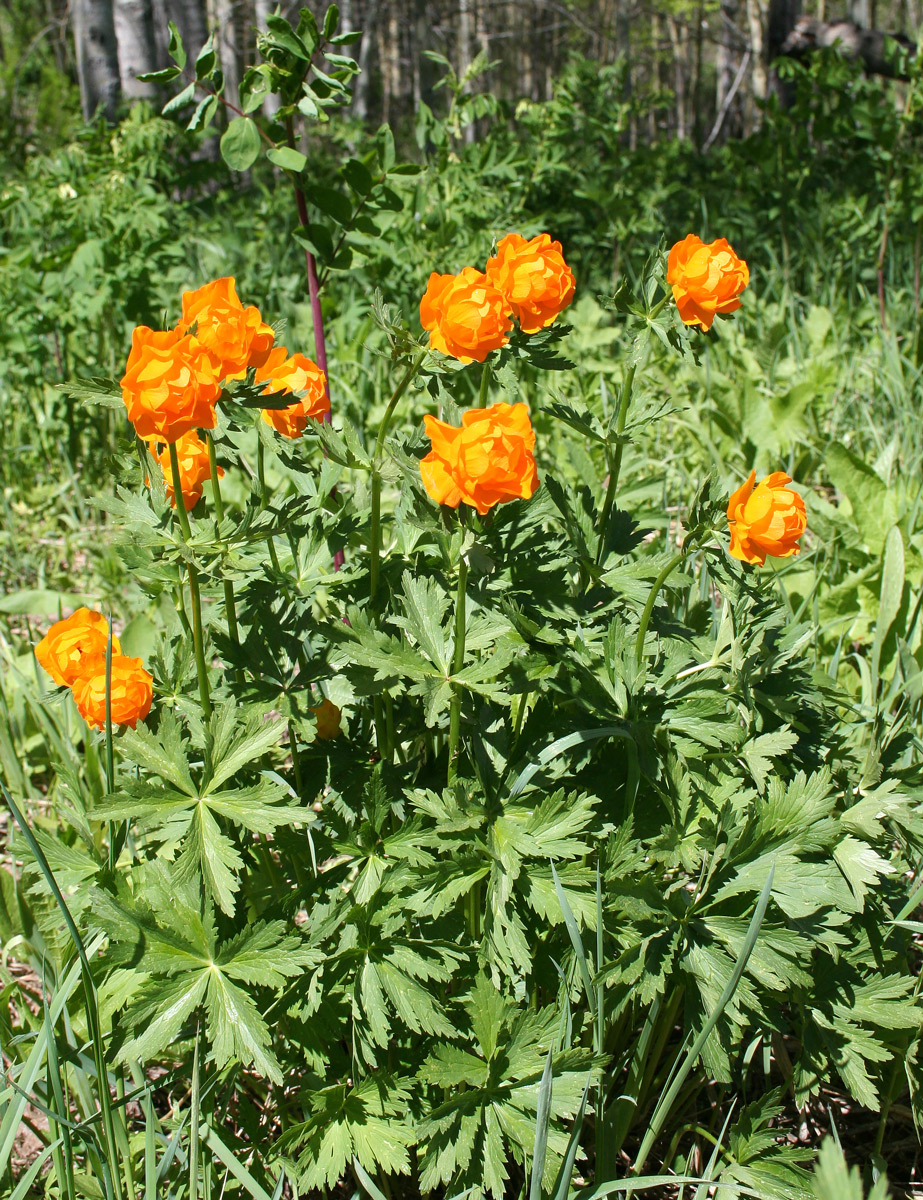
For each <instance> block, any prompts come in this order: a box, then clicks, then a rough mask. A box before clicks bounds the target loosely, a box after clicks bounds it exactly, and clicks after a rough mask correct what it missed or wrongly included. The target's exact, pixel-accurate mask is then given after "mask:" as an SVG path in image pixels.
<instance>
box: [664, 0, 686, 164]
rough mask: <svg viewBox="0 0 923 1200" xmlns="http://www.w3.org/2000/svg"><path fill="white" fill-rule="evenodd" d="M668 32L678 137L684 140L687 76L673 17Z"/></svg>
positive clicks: (676, 26) (669, 19) (668, 23)
mask: <svg viewBox="0 0 923 1200" xmlns="http://www.w3.org/2000/svg"><path fill="white" fill-rule="evenodd" d="M667 30H668V31H669V34H670V45H671V47H672V49H673V98H674V102H675V105H676V136H677V137H678V138H679V139H680V141H682V140H683V138H684V137H685V136H686V74H685V71H684V70H683V49H682V41H681V39H680V35H679V25H678V24H677V22H676V18H675V17H674V16H672V15H670V16H668V17H667Z"/></svg>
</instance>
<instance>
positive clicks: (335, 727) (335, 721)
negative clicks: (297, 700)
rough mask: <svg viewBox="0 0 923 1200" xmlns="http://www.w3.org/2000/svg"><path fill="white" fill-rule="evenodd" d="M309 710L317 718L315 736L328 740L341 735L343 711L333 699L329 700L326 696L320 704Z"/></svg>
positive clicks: (321, 739)
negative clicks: (341, 711)
mask: <svg viewBox="0 0 923 1200" xmlns="http://www.w3.org/2000/svg"><path fill="white" fill-rule="evenodd" d="M308 711H309V712H312V713H314V716H315V717H316V718H317V731H316V733H315V737H317V738H318V739H319V740H320V741H324V742H328V741H331V740H332V739H333V738H336V737H339V736H340V716H341V713H340V710H339V709H338V708H337V706H336V705H335V704H334V703H333V701H332V700H328V699H327V698H326V697H325V698H324V700H323V701H322V703H320V704H318V705H317V707H316V708H311V709H309V710H308Z"/></svg>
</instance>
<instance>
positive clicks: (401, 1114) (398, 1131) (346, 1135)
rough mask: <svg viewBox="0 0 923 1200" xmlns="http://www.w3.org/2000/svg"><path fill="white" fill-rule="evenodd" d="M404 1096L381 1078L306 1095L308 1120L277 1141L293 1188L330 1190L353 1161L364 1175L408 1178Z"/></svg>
mask: <svg viewBox="0 0 923 1200" xmlns="http://www.w3.org/2000/svg"><path fill="white" fill-rule="evenodd" d="M410 1095H411V1091H410V1087H409V1086H408V1084H407V1083H405V1082H403V1081H401V1080H398V1079H395V1078H393V1077H392V1076H389V1075H386V1074H384V1073H381V1074H378V1075H376V1076H374V1077H369V1078H367V1079H364V1080H362V1081H361V1082H360V1083H359V1084H357V1085H356V1086H355V1087H350V1086H348V1085H345V1084H341V1085H337V1086H335V1087H328V1088H322V1089H319V1090H317V1091H314V1092H312V1093H310V1097H309V1103H310V1105H311V1108H312V1110H313V1112H312V1114H311V1116H310V1117H309V1119H308V1120H307V1121H305V1122H303V1123H302V1124H300V1125H295V1126H293V1127H292V1128H291V1129H289V1130H288V1131H287V1132H286V1133H285V1134H283V1136H282V1137H281V1138H280V1140H279V1142H278V1146H279V1149H280V1150H281V1151H282V1153H283V1154H284V1156H285V1158H286V1161H287V1162H288V1164H289V1169H290V1171H291V1173H292V1175H293V1176H294V1178H296V1179H297V1182H298V1187H299V1188H300V1189H302V1190H315V1189H326V1188H330V1187H333V1186H334V1185H335V1184H336V1183H337V1182H338V1181H339V1180H340V1179H341V1178H342V1176H343V1174H344V1172H345V1170H346V1166H347V1163H349V1162H350V1161H351V1159H352V1158H353V1157H355V1158H357V1159H358V1160H359V1162H360V1163H361V1164H362V1166H363V1167H364V1168H365V1170H366V1171H368V1172H369V1173H370V1174H374V1173H375V1172H378V1171H381V1172H383V1173H385V1174H388V1175H406V1174H408V1173H409V1171H410V1156H409V1153H408V1150H409V1148H410V1147H411V1146H412V1145H413V1144H414V1142H415V1141H416V1138H415V1135H414V1131H413V1128H412V1126H411V1125H410V1124H409V1123H408V1122H407V1121H406V1119H405V1117H406V1114H407V1107H408V1103H409V1100H410Z"/></svg>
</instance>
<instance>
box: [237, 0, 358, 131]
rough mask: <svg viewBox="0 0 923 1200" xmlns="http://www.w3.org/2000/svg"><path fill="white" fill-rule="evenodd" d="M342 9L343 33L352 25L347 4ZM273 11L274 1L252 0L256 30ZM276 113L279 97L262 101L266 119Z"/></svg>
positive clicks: (270, 97) (273, 96)
mask: <svg viewBox="0 0 923 1200" xmlns="http://www.w3.org/2000/svg"><path fill="white" fill-rule="evenodd" d="M342 8H343V29H344V31H345V30H347V29H351V28H352V25H351V24H350V23H349V17H348V15H347V14H348V13H349V11H350V6H349V4H348V3H347V4H344V5H343V6H342ZM275 9H276V5H275V0H254V4H253V21H254V24H255V25H256V27H257V29H265V28H266V18H267V17H268V16H269V14H270V13H271V12H275ZM278 111H279V97H278V96H275V95H272V96H267V97H266V99H265V100H264V101H263V113H264V114H265V115H266V116H267V117H272V116H274V115H275V114H276V113H277V112H278Z"/></svg>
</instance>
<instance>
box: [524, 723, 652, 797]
mask: <svg viewBox="0 0 923 1200" xmlns="http://www.w3.org/2000/svg"><path fill="white" fill-rule="evenodd" d="M605 737H620V738H625V739H626V741H629V742H630V741H631V740H632V739H631V734H630V733H627V732H626V731H625V730H624V729H621V728H620V727H619V726H618V725H604V726H603V727H602V728H601V729H580V730H578V731H577V732H576V733H569V734H568V735H567V736H566V737H562V738H558V740H557V741H556V742H552V743H551V745H550V746H546V747H545V749H544V750H543V751H542V752H541V753H540V754H539V756H538V758H537V759H536V760H535V761H534V762H531V763H529V765H528V766H527V767H525V768H524V769H523V770H522V771H520V772H519V774H518V775H517V776H516V779H515V780H514V781H513V786H512V787H511V788H510V798H511V799H512V798H513V797H514V796H518V795H519V793H520V792H521V791H523V789H524V788H525V786H526V784H527V783H528V782H529V780H530V779H531V778H532V777H533V776H534V775H537V774H538V772H539V771H540V770H541V769H542V767H545V766H547V765H548V763H550V762H551V761H552V759H555V758H557V757H558V755H559V754H563V753H564V751H565V750H570V749H571V748H572V747H573V746H580V745H582V744H584V743H585V742H595V741H596V740H597V739H598V738H605Z"/></svg>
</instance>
